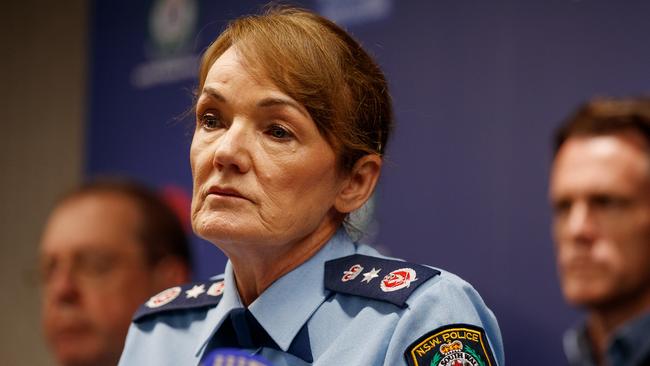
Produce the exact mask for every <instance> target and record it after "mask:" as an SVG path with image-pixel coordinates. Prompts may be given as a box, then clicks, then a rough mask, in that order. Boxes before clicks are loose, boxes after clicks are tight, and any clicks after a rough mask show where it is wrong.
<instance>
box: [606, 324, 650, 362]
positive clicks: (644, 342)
mask: <svg viewBox="0 0 650 366" xmlns="http://www.w3.org/2000/svg"><path fill="white" fill-rule="evenodd" d="M648 329H650V312H649V313H646V314H644V315H642V316H640V317H637V318H635V319H633V320H631V321H629V322H627V323H626V324H624V325H623V326H622V327H621V328H620V329H619V330H618V331H616V333H615V334H614V338H613V340H612V343H611V344H610V346H609V348H608V354H609V356H610V360H611V361H612V362H614V361H616V362H619V363H620V364H628V363H630V362H632V361H635V360H636V361H640V360H641V359H642V358H643V357H644V356H645V357H648V354H650V337H648V335H649V334H650V332H649V331H648ZM619 363H615V364H619Z"/></svg>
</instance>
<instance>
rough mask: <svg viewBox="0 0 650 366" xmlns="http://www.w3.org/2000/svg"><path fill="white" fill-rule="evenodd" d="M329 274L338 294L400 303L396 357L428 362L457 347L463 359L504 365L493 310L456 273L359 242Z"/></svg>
mask: <svg viewBox="0 0 650 366" xmlns="http://www.w3.org/2000/svg"><path fill="white" fill-rule="evenodd" d="M328 267H329V268H328ZM345 267H347V268H345ZM328 269H329V271H328ZM325 278H326V287H328V288H330V289H332V288H333V289H334V290H335V291H337V292H344V293H346V294H350V295H352V296H362V297H366V298H372V299H373V300H378V301H383V302H390V303H393V304H394V305H395V306H397V307H398V308H397V309H395V311H394V312H393V314H398V316H399V320H398V322H397V324H396V326H395V329H394V334H393V335H392V337H391V345H390V347H389V350H388V354H389V355H391V354H392V355H394V357H396V359H397V358H400V357H406V358H407V359H408V360H409V361H408V362H409V364H429V363H431V362H432V361H433V360H434V359H436V360H441V359H442V357H444V356H445V355H446V354H447V353H449V352H451V350H452V348H453V349H454V350H456V351H458V352H459V353H458V354H457V355H458V357H465V356H466V357H474V359H476V358H477V357H478V358H481V359H482V360H483V361H488V360H489V361H488V362H484V363H482V364H485V365H488V364H489V365H497V364H502V363H503V345H502V339H501V334H500V330H499V327H498V323H497V321H496V318H495V316H494V314H493V313H492V311H491V310H490V309H489V308H488V307H487V305H486V304H485V303H484V301H483V299H482V298H481V296H480V295H479V294H478V292H477V291H476V290H475V289H474V287H473V286H472V285H470V284H469V283H468V282H467V281H465V280H463V279H462V278H461V277H459V276H457V275H455V274H453V273H451V272H448V271H445V270H443V269H440V268H436V267H432V266H428V265H423V264H417V263H411V262H406V261H403V260H401V259H396V258H390V257H385V256H382V255H380V254H379V253H377V252H376V251H375V250H374V249H372V248H368V247H365V246H360V247H359V248H358V250H357V254H355V255H352V256H347V257H343V258H339V259H337V260H336V261H332V262H328V263H327V264H326V276H325ZM328 280H329V283H328ZM342 288H343V289H342ZM455 341H458V342H456V343H454V342H455ZM445 345H446V346H448V347H445ZM452 346H453V347H452ZM458 347H460V348H459V349H456V348H458ZM445 352H447V353H445ZM472 352H473V353H472ZM454 357H455V356H454ZM450 359H453V357H452V358H450ZM436 364H437V363H436ZM479 364H481V363H479Z"/></svg>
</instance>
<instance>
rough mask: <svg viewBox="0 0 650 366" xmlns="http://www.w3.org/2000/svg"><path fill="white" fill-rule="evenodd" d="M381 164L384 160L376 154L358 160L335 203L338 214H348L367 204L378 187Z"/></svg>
mask: <svg viewBox="0 0 650 366" xmlns="http://www.w3.org/2000/svg"><path fill="white" fill-rule="evenodd" d="M381 164H382V159H381V157H380V156H379V155H376V154H368V155H364V156H363V157H362V158H361V159H359V160H357V162H356V163H355V164H354V166H353V167H352V171H351V172H350V173H349V174H348V176H347V178H346V179H345V181H344V183H343V186H342V188H341V190H340V191H339V194H338V196H337V197H336V201H335V202H334V208H336V210H337V211H338V212H341V213H346V214H347V213H350V212H352V211H354V210H356V209H358V208H359V207H361V206H363V204H364V203H366V201H367V200H368V199H369V198H370V196H371V195H372V192H373V191H374V190H375V186H376V185H377V180H378V179H379V174H380V173H381Z"/></svg>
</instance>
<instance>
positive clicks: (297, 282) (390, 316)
mask: <svg viewBox="0 0 650 366" xmlns="http://www.w3.org/2000/svg"><path fill="white" fill-rule="evenodd" d="M351 255H357V256H354V257H348V256H351ZM359 255H361V256H359ZM366 256H367V257H366ZM340 258H344V259H345V258H350V259H348V261H353V262H354V261H358V262H359V263H355V265H354V266H351V267H350V268H349V270H346V271H342V272H341V273H336V267H335V266H334V265H331V262H328V261H332V260H339V259H340ZM382 261H383V262H382ZM326 262H328V263H326ZM388 264H390V265H393V267H392V268H396V267H399V268H396V269H394V270H393V269H390V270H391V272H390V273H388V272H387V271H388V270H389V269H385V270H384V269H383V268H381V267H382V266H383V267H386V265H388ZM337 265H346V264H345V263H343V264H341V263H338V264H337ZM326 266H330V271H329V272H330V273H335V276H336V278H334V280H335V282H336V281H339V280H340V282H341V285H347V284H348V283H350V284H353V285H354V286H355V287H354V288H359V289H361V290H363V288H364V286H367V287H368V288H370V287H372V288H373V289H374V290H376V292H375V293H376V295H368V293H364V294H362V295H356V294H354V291H355V290H354V288H353V290H352V291H351V293H343V292H340V291H337V290H331V289H328V288H326V287H325V285H324V283H325V282H326V280H327V279H326V278H325V277H326V270H325V268H326ZM415 266H416V265H411V264H409V263H406V262H401V261H398V260H394V259H387V258H386V257H382V256H381V255H380V254H378V253H377V251H375V250H374V249H373V248H371V247H368V246H366V245H361V244H357V243H354V242H352V240H351V239H350V238H349V237H348V235H347V234H346V233H345V231H344V230H339V231H338V232H337V234H336V235H335V236H334V237H332V239H330V241H329V242H328V243H327V244H326V245H325V246H324V247H323V248H322V249H321V250H320V251H319V252H318V253H316V254H315V255H314V256H313V257H312V258H310V259H309V260H307V261H306V262H304V263H303V264H301V265H300V266H299V267H297V268H296V269H294V270H293V271H291V272H289V273H287V274H286V275H284V276H282V277H281V278H279V279H278V280H276V281H275V282H274V283H273V284H272V285H271V286H270V287H269V288H268V289H266V290H265V291H264V292H263V293H262V294H261V295H260V296H259V297H258V298H257V299H256V300H255V301H254V302H253V303H252V304H250V306H249V307H248V311H249V312H250V314H252V315H253V316H254V318H255V319H256V321H257V322H259V325H261V326H262V328H263V329H264V330H265V331H266V332H267V333H268V336H270V337H271V338H272V340H273V341H274V342H275V344H276V345H277V347H275V348H271V347H260V348H257V349H250V352H251V353H252V354H256V355H260V356H262V357H264V358H266V359H268V360H269V361H270V362H271V363H272V364H273V365H275V366H285V365H286V366H289V365H290V366H303V365H309V364H313V365H319V366H332V365H337V366H338V365H345V366H352V365H364V366H373V365H377V366H379V365H384V366H398V365H407V364H408V365H409V366H411V365H418V366H420V365H425V366H429V365H430V364H431V365H433V364H434V363H435V365H436V366H437V365H438V364H439V365H446V364H452V363H451V362H450V360H451V361H453V360H456V359H458V360H467V362H470V363H469V364H474V362H475V361H476V364H477V365H481V366H494V365H504V353H503V343H502V339H501V334H500V331H499V327H498V324H497V321H496V319H495V317H494V314H493V313H492V312H491V311H490V310H489V309H488V308H487V306H486V305H485V303H484V302H483V300H482V299H481V297H480V296H479V294H478V293H477V292H476V290H474V288H472V286H471V285H469V284H468V283H467V282H465V281H464V280H462V279H461V278H459V277H458V276H456V275H454V274H451V273H449V272H446V271H440V272H439V274H438V275H434V276H432V277H429V278H428V279H427V278H426V277H425V278H422V277H421V276H422V275H421V274H419V273H422V271H421V270H420V269H419V268H421V267H415ZM429 268H430V267H429ZM429 270H430V269H429ZM332 271H334V272H332ZM416 271H417V272H418V274H416ZM433 272H435V273H436V274H437V273H438V271H433ZM328 276H330V277H332V276H331V275H328ZM409 276H410V277H409ZM332 280H333V279H332V278H330V282H332ZM416 284H417V288H415V287H416ZM208 287H209V289H208ZM170 290H173V291H171V292H170ZM170 290H167V291H168V292H167V293H165V292H163V293H161V294H159V295H157V296H154V297H152V299H151V300H149V301H148V302H147V304H145V305H143V307H142V308H141V309H143V311H144V314H145V315H144V316H143V315H140V316H139V315H138V314H137V313H136V317H135V319H136V321H135V322H134V323H133V324H131V327H130V329H129V333H128V336H127V339H126V344H125V348H124V351H123V353H122V357H121V359H120V363H119V365H120V366H134V365H199V364H200V363H201V359H202V357H204V356H205V355H206V354H207V353H209V352H210V351H211V348H213V347H214V342H212V341H213V337H215V338H216V336H215V333H216V334H218V331H219V329H220V327H221V328H223V327H222V324H225V322H224V321H228V319H229V318H228V317H229V314H231V312H232V311H234V310H237V309H240V310H241V309H242V308H243V305H242V302H241V300H240V297H239V294H238V291H237V287H236V286H235V280H234V274H233V269H232V265H231V263H230V262H228V263H227V264H226V269H225V272H224V274H223V275H220V276H216V277H214V278H213V279H212V281H211V282H210V283H206V284H201V285H196V284H194V285H192V286H186V287H183V288H181V287H177V288H174V289H170ZM374 290H373V291H374ZM401 291H412V292H411V293H410V294H409V295H408V297H406V298H405V300H404V303H403V304H401V306H400V305H399V304H398V305H396V304H395V303H392V302H389V301H386V299H384V298H383V297H382V296H383V294H384V293H385V294H386V295H391V296H392V295H393V294H399V293H400V292H401ZM172 298H173V300H170V299H172ZM192 301H194V302H197V303H200V304H203V305H200V306H196V305H194V306H192V305H185V303H184V302H190V303H191V302H192ZM175 303H176V305H174V304H175ZM206 304H207V305H206ZM139 313H141V314H142V313H143V312H140V311H139ZM300 337H303V338H304V337H306V338H308V339H306V340H302V341H300V340H299V338H300ZM298 341H300V342H298ZM305 341H306V342H305ZM296 343H300V344H302V348H303V353H304V352H305V351H306V353H307V354H308V357H304V356H301V355H298V356H297V355H295V354H292V353H290V352H289V351H290V348H293V346H292V344H294V345H295V344H296ZM305 344H306V345H307V346H306V348H307V349H306V350H304V348H305ZM294 353H295V352H294ZM299 356H300V357H299ZM407 360H408V361H407ZM407 362H408V363H407ZM448 362H449V363H448ZM459 364H463V365H464V364H465V363H459Z"/></svg>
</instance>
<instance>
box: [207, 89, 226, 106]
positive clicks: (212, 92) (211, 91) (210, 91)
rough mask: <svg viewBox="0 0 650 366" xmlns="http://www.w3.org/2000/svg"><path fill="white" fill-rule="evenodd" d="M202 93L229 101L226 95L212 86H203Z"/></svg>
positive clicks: (219, 99) (221, 100)
mask: <svg viewBox="0 0 650 366" xmlns="http://www.w3.org/2000/svg"><path fill="white" fill-rule="evenodd" d="M201 95H207V96H209V97H211V98H214V99H217V100H218V101H220V102H224V103H227V102H228V101H227V100H226V97H224V96H223V94H221V93H219V91H218V90H217V89H215V88H213V87H211V86H206V87H204V88H203V92H202V93H201Z"/></svg>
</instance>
